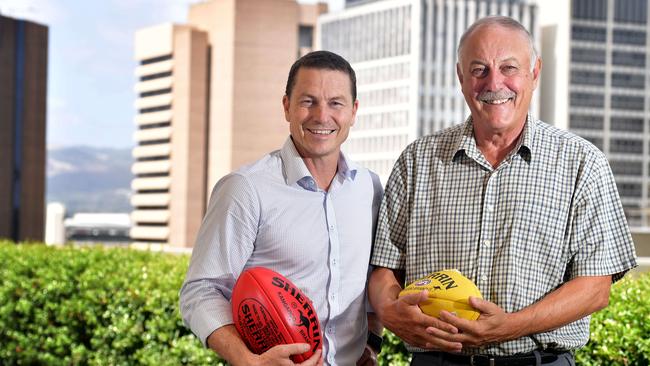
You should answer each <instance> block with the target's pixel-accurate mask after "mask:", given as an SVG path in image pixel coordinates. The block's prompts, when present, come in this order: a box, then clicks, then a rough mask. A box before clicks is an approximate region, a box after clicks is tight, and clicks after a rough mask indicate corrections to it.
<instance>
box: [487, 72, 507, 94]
mask: <svg viewBox="0 0 650 366" xmlns="http://www.w3.org/2000/svg"><path fill="white" fill-rule="evenodd" d="M503 80H504V76H503V75H501V73H500V72H499V71H498V70H490V72H489V73H488V74H487V75H486V76H485V79H484V81H485V84H484V89H485V90H487V91H499V90H501V89H503Z"/></svg>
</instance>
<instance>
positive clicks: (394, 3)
mask: <svg viewBox="0 0 650 366" xmlns="http://www.w3.org/2000/svg"><path fill="white" fill-rule="evenodd" d="M536 10H537V8H536V5H534V3H533V2H532V1H525V0H521V1H517V0H492V1H487V0H408V1H406V0H401V1H398V0H384V1H374V2H368V3H364V4H361V5H358V6H351V7H348V8H346V10H344V11H342V12H340V13H335V14H327V15H323V16H321V17H320V18H319V27H320V33H321V38H320V45H319V46H320V48H322V49H326V50H330V51H333V52H336V53H339V54H341V55H342V56H344V57H346V58H347V59H348V60H349V61H350V62H351V63H352V66H353V67H354V69H355V71H356V72H357V80H358V90H359V92H358V94H359V102H360V107H359V112H358V113H357V121H356V124H355V125H354V127H353V128H352V130H351V132H350V136H349V138H348V141H347V142H346V143H345V144H344V147H343V148H344V151H345V152H346V153H348V154H349V156H350V157H351V158H352V159H354V160H356V161H359V162H360V163H362V164H363V165H365V166H366V167H368V168H370V169H371V170H373V171H375V172H376V173H377V174H379V176H380V177H381V179H382V181H384V182H385V181H386V179H387V178H388V175H389V174H390V172H391V170H392V167H393V163H394V162H395V160H396V159H397V157H398V156H399V154H400V152H401V151H402V150H403V149H404V148H405V147H406V145H407V144H408V143H409V142H411V141H413V140H415V139H416V138H418V137H420V136H423V135H427V134H430V133H433V132H435V131H438V130H440V129H443V128H445V127H449V126H452V125H454V124H458V123H461V122H463V121H464V120H465V118H466V117H467V116H468V115H469V110H468V109H467V107H466V106H465V100H464V99H463V95H462V93H461V91H460V84H459V83H458V81H457V77H456V46H457V44H458V40H459V39H460V36H461V35H462V33H463V32H464V31H465V29H467V27H469V25H471V24H472V23H473V22H474V21H475V20H476V19H478V18H480V17H483V16H485V15H494V14H500V15H508V16H511V17H513V18H515V19H517V20H519V21H520V22H521V23H522V24H523V25H524V26H525V27H526V28H528V29H529V30H530V31H531V32H532V34H533V35H534V36H536V35H537V34H538V33H539V32H538V25H537V21H536ZM537 99H538V98H537V96H534V98H533V105H532V107H531V109H532V110H533V112H534V113H535V112H537V105H538V103H537Z"/></svg>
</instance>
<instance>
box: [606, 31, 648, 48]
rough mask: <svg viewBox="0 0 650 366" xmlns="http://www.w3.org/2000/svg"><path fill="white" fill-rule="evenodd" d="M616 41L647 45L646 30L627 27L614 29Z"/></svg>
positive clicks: (618, 42)
mask: <svg viewBox="0 0 650 366" xmlns="http://www.w3.org/2000/svg"><path fill="white" fill-rule="evenodd" d="M614 43H615V44H631V45H636V46H645V32H643V31H633V30H627V29H614Z"/></svg>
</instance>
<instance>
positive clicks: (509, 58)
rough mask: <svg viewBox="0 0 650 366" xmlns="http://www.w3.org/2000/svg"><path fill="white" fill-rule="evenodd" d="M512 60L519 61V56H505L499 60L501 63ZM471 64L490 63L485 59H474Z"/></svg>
mask: <svg viewBox="0 0 650 366" xmlns="http://www.w3.org/2000/svg"><path fill="white" fill-rule="evenodd" d="M511 61H514V62H516V63H519V60H517V58H516V57H514V56H513V57H507V58H504V59H503V60H499V63H504V62H511ZM469 64H470V65H474V64H479V65H488V64H489V63H488V62H485V61H482V60H472V61H471V62H470V63H469Z"/></svg>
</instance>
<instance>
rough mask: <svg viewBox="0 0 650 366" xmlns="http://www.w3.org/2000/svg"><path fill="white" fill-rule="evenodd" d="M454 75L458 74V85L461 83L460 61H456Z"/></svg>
mask: <svg viewBox="0 0 650 366" xmlns="http://www.w3.org/2000/svg"><path fill="white" fill-rule="evenodd" d="M456 75H457V76H458V81H459V82H460V85H463V71H462V70H461V69H460V63H459V62H456Z"/></svg>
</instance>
